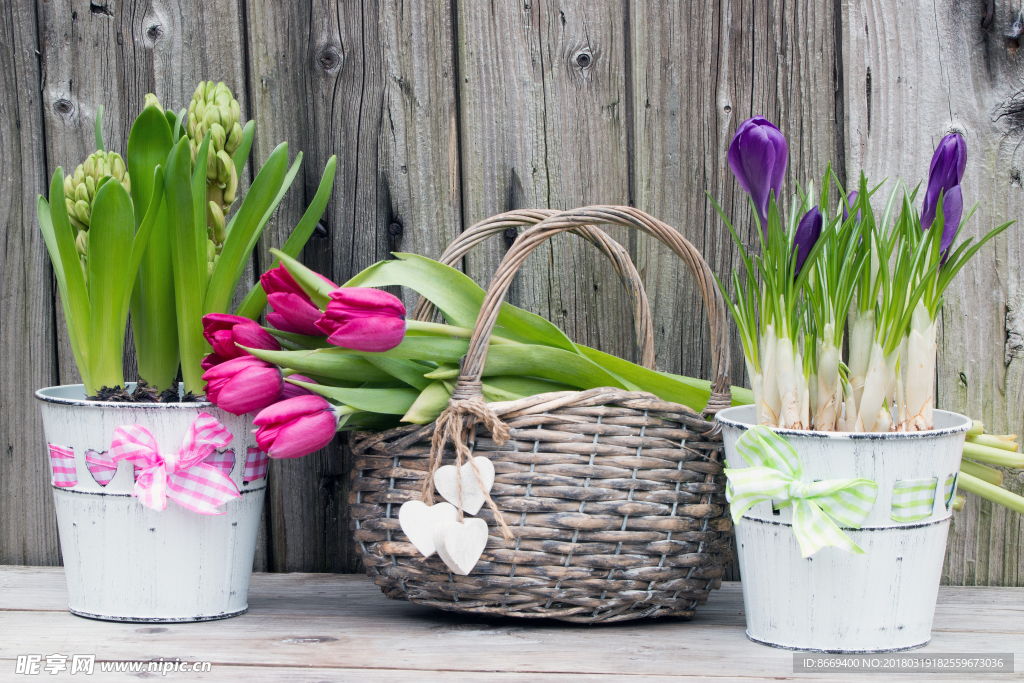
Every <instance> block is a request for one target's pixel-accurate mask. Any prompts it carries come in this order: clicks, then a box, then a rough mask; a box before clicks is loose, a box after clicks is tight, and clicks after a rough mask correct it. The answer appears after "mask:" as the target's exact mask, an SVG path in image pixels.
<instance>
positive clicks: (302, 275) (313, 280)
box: [270, 249, 333, 311]
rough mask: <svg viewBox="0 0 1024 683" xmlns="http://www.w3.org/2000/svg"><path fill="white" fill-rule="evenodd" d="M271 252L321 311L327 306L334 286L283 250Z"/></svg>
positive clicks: (272, 250)
mask: <svg viewBox="0 0 1024 683" xmlns="http://www.w3.org/2000/svg"><path fill="white" fill-rule="evenodd" d="M270 253H271V254H272V255H273V256H274V258H276V259H277V260H278V261H280V262H281V263H282V264H284V267H285V269H286V270H287V271H288V274H289V275H291V276H292V278H293V279H294V280H295V282H296V283H297V284H298V285H299V286H300V287H302V290H303V291H304V292H305V293H306V295H307V296H309V298H310V299H311V300H312V301H313V304H314V305H315V306H316V307H317V308H319V309H320V310H321V311H322V310H324V309H325V308H327V302H328V301H330V300H331V298H330V295H331V292H332V291H333V288H332V287H331V286H330V285H329V284H327V283H326V282H325V281H324V279H323V278H322V277H320V276H319V275H317V274H316V272H315V271H313V270H310V269H309V268H307V267H306V266H304V265H302V264H301V263H299V262H298V261H296V260H295V259H294V258H292V257H291V256H289V255H288V254H286V253H284V252H283V251H279V250H277V249H271V250H270Z"/></svg>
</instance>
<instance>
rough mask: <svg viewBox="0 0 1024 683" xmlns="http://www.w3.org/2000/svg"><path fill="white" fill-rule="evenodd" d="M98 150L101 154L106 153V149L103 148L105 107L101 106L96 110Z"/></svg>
mask: <svg viewBox="0 0 1024 683" xmlns="http://www.w3.org/2000/svg"><path fill="white" fill-rule="evenodd" d="M96 149H97V150H99V151H101V152H106V151H107V149H106V147H104V146H103V105H102V104H101V105H100V106H98V107H97V108H96Z"/></svg>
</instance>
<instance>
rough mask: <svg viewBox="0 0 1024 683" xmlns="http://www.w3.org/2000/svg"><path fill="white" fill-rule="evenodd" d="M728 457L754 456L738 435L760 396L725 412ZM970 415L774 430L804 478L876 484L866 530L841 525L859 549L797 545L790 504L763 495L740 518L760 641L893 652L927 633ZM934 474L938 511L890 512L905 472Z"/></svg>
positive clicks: (746, 581)
mask: <svg viewBox="0 0 1024 683" xmlns="http://www.w3.org/2000/svg"><path fill="white" fill-rule="evenodd" d="M717 417H718V421H719V422H721V424H722V434H723V437H724V440H725V454H726V459H727V462H728V466H729V467H734V468H736V469H740V468H746V467H749V465H748V463H747V462H746V460H744V459H743V458H742V457H741V456H740V455H739V454H737V453H736V450H735V448H736V441H737V439H739V437H740V435H741V434H742V433H743V432H744V431H746V430H747V429H748V428H749V427H750V426H751V425H752V423H753V420H754V408H753V406H741V407H736V408H729V409H728V410H723V411H722V412H720V413H718V416H717ZM970 425H971V420H970V419H969V418H967V417H964V416H963V415H958V414H956V413H950V412H946V411H943V410H936V411H935V427H936V428H935V429H934V430H932V431H928V432H916V433H892V434H863V433H859V434H850V433H835V432H804V431H794V430H786V429H782V430H777V431H778V433H779V434H782V435H784V436H785V437H786V440H787V441H788V442H789V443H790V444H791V445H792V446H793V448H795V449H796V451H797V453H798V454H799V456H800V461H801V463H802V464H803V474H804V479H805V480H806V481H821V480H826V479H844V478H864V479H870V480H872V481H874V482H876V483H877V484H878V494H877V498H876V499H875V503H874V506H873V507H872V508H871V512H870V514H869V515H868V517H867V519H866V520H865V522H864V524H863V526H862V527H861V528H860V529H859V530H854V529H843V531H844V533H845V534H846V535H847V536H849V537H850V538H851V539H852V540H853V542H854V543H856V544H857V545H858V546H860V547H861V548H862V549H863V550H864V554H863V555H858V554H853V553H848V552H845V551H843V550H840V549H839V548H834V547H826V548H823V549H821V550H819V551H818V552H817V553H816V554H814V555H812V556H811V557H809V558H807V559H804V558H802V557H801V556H800V546H799V544H798V543H797V540H796V538H795V537H794V535H793V528H792V508H789V507H785V508H782V509H781V510H778V511H773V506H772V504H771V502H769V501H765V502H763V503H758V504H757V505H755V506H754V507H752V508H751V509H750V510H748V511H747V512H746V513H745V514H744V515H743V519H742V520H740V522H739V524H737V525H736V543H737V546H738V551H739V558H740V580H741V581H742V586H743V605H744V609H745V611H746V616H747V637H749V638H750V639H751V640H754V641H756V642H759V643H764V644H766V645H772V646H775V647H782V648H787V649H796V650H817V651H823V652H890V651H896V650H908V649H912V648H916V647H921V646H922V645H925V644H927V643H928V641H929V640H930V639H931V629H932V617H933V616H934V615H935V601H936V598H937V596H938V592H939V579H940V575H941V572H942V562H943V557H944V555H945V550H946V534H947V532H948V530H949V518H950V514H951V511H950V508H949V507H948V505H947V502H946V491H945V486H944V484H945V482H946V480H947V478H948V477H949V476H950V475H955V474H956V473H957V472H958V471H959V469H960V458H961V456H962V453H963V443H964V435H965V433H966V431H967V430H968V429H969V428H970ZM929 477H935V478H936V480H937V485H936V493H935V502H934V507H933V509H932V512H931V514H930V515H929V516H928V517H927V518H924V519H921V520H918V521H914V522H904V523H900V522H896V521H893V520H892V518H891V514H892V501H893V489H894V486H895V484H896V482H898V481H905V480H912V479H924V478H929Z"/></svg>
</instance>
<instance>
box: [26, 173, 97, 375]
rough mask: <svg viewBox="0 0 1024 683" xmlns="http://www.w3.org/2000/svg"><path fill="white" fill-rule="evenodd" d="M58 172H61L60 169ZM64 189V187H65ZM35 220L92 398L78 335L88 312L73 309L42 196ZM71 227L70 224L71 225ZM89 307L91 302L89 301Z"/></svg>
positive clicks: (76, 255) (37, 204)
mask: <svg viewBox="0 0 1024 683" xmlns="http://www.w3.org/2000/svg"><path fill="white" fill-rule="evenodd" d="M58 170H59V169H58ZM62 187H63V184H62ZM36 218H37V220H38V221H39V231H40V232H42V233H43V242H44V243H45V244H46V250H47V251H48V252H49V254H50V261H51V262H52V263H53V274H54V277H55V278H56V279H57V289H58V291H59V292H60V303H61V308H62V309H63V311H64V322H65V324H66V325H67V328H68V338H69V340H70V341H71V352H72V353H73V354H74V356H75V365H77V366H78V371H79V374H81V375H82V381H83V383H84V384H85V390H86V394H87V395H89V394H92V393H93V390H92V382H91V381H90V380H89V364H88V360H87V356H86V355H85V353H86V346H83V345H81V343H80V339H81V337H80V335H79V332H78V325H79V323H80V322H81V323H84V324H88V322H89V320H88V311H85V312H77V311H76V310H75V309H74V308H72V306H71V301H72V299H71V296H70V294H69V292H68V283H67V276H66V273H65V271H64V266H63V263H62V261H61V256H60V247H58V245H57V236H56V233H55V232H54V228H53V219H52V217H51V215H50V205H49V204H47V203H46V199H45V198H44V197H43V196H42V195H39V196H38V197H37V199H36ZM69 224H70V221H69ZM74 265H75V267H76V268H78V270H79V272H81V268H80V267H79V266H78V253H77V252H76V253H75V264H74ZM82 284H83V286H84V284H85V280H84V278H83V280H82ZM86 302H87V303H88V299H86Z"/></svg>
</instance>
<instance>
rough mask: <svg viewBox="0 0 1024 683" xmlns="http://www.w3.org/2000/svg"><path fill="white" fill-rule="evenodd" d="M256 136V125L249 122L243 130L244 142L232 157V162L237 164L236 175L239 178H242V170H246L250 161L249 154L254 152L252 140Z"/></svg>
mask: <svg viewBox="0 0 1024 683" xmlns="http://www.w3.org/2000/svg"><path fill="white" fill-rule="evenodd" d="M255 134H256V124H255V122H253V121H249V122H248V123H247V124H245V127H244V128H242V142H241V143H239V145H238V149H236V150H235V155H234V156H233V157H231V160H232V161H234V162H235V173H237V174H238V177H239V178H241V177H242V169H244V168H245V162H246V161H248V160H249V152H250V151H252V139H253V136H254V135H255Z"/></svg>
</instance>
